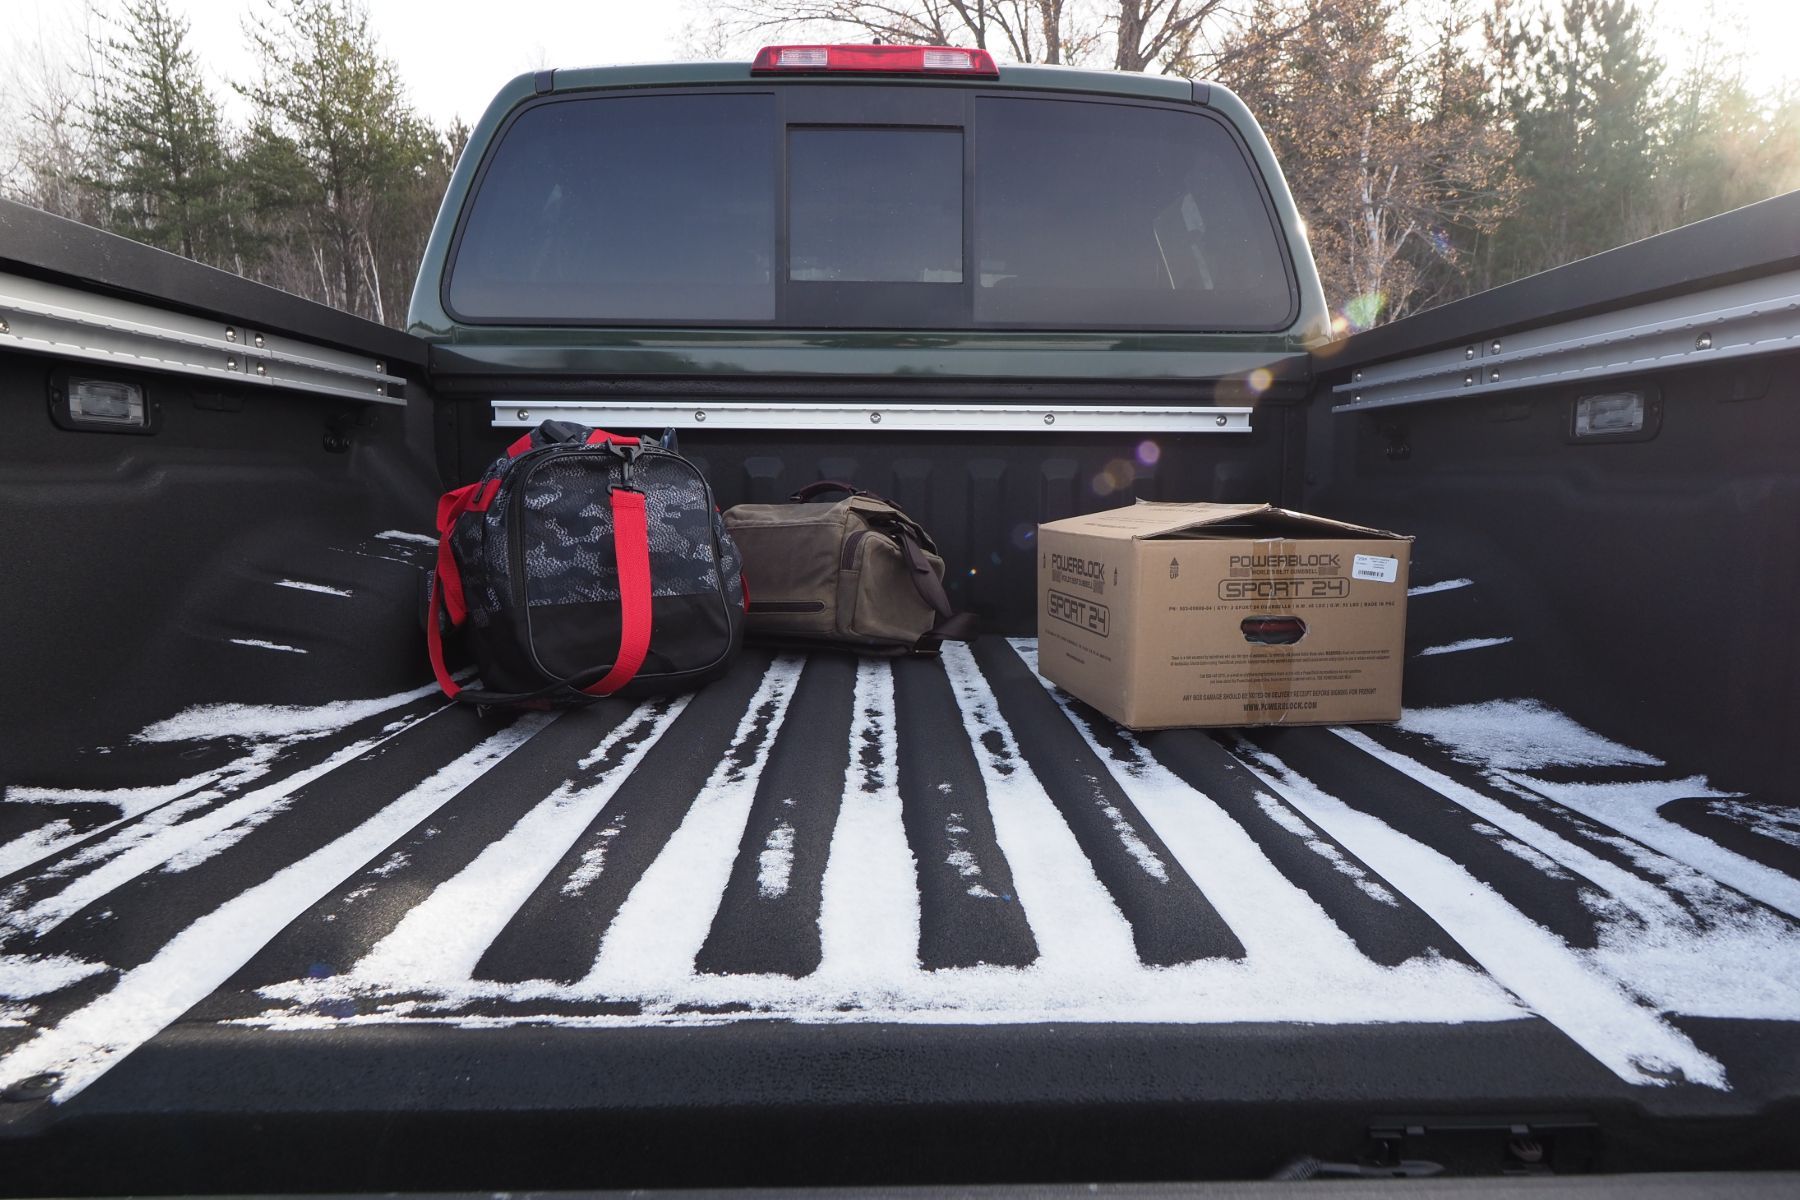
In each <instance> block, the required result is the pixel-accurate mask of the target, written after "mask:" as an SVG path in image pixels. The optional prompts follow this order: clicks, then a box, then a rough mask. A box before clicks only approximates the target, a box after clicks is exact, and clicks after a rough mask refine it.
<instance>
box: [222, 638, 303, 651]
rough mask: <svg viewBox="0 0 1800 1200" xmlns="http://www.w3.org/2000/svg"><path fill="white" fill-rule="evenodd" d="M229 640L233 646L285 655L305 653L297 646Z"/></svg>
mask: <svg viewBox="0 0 1800 1200" xmlns="http://www.w3.org/2000/svg"><path fill="white" fill-rule="evenodd" d="M229 640H230V642H231V644H232V645H234V646H251V647H254V648H255V649H258V650H280V651H282V652H284V653H287V654H305V653H306V651H304V650H302V649H301V648H300V647H298V646H289V645H285V644H283V643H281V642H265V641H263V640H262V639H261V638H231V639H229Z"/></svg>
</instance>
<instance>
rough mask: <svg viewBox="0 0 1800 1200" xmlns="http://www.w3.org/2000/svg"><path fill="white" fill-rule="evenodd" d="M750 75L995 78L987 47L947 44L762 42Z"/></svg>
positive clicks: (992, 60)
mask: <svg viewBox="0 0 1800 1200" xmlns="http://www.w3.org/2000/svg"><path fill="white" fill-rule="evenodd" d="M750 73H751V74H752V75H791V74H862V75H973V76H979V77H984V78H988V79H998V78H999V77H1000V68H999V67H997V66H995V65H994V56H993V55H991V54H989V53H988V52H987V51H986V50H963V49H958V48H954V47H948V46H764V47H763V48H762V49H761V50H758V51H757V52H756V61H755V62H753V63H752V64H751V65H750Z"/></svg>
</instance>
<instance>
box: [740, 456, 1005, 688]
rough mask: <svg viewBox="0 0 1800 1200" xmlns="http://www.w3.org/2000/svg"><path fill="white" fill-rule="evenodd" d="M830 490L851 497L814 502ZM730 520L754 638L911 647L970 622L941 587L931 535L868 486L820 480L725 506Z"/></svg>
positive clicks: (963, 633) (952, 635)
mask: <svg viewBox="0 0 1800 1200" xmlns="http://www.w3.org/2000/svg"><path fill="white" fill-rule="evenodd" d="M832 492H845V493H848V494H847V495H846V496H845V497H844V498H843V499H841V500H819V499H817V497H819V496H822V495H827V494H830V493H832ZM725 525H726V528H728V529H729V530H730V531H731V536H732V539H733V540H734V541H735V542H736V543H737V546H738V552H739V553H740V554H741V555H742V556H743V561H744V579H745V581H746V583H747V585H748V587H749V590H750V611H749V627H748V636H749V637H750V638H751V639H752V640H756V641H762V642H768V643H776V644H794V645H833V646H841V647H845V648H848V649H854V650H861V651H866V652H870V653H877V654H907V653H912V652H915V651H926V652H928V651H931V650H935V649H936V648H937V645H938V643H939V642H941V641H943V640H945V639H958V640H961V639H966V638H967V637H968V636H969V633H970V630H971V629H972V627H973V624H974V622H973V620H972V619H971V618H970V617H969V616H968V615H967V614H958V613H957V612H956V611H955V610H954V609H953V608H952V607H951V605H950V598H949V596H948V595H946V594H945V592H944V560H943V559H942V558H940V557H938V553H937V547H936V545H935V544H934V543H933V542H932V540H931V535H930V534H928V533H926V532H925V530H924V529H923V528H922V527H921V526H920V525H919V523H918V522H917V521H915V520H913V519H912V518H911V517H909V516H907V515H906V514H905V513H904V512H902V511H901V510H900V508H899V507H898V506H897V505H894V504H892V503H890V502H888V501H886V500H883V499H882V498H881V497H879V496H876V495H874V494H872V493H870V492H864V491H860V490H858V489H856V488H854V487H852V486H851V485H849V484H845V483H837V482H834V481H827V482H822V483H815V484H812V485H810V486H808V487H805V488H802V489H801V490H800V491H798V492H795V493H794V495H793V496H792V497H791V498H790V502H789V503H787V504H739V505H736V506H734V507H732V508H730V509H727V510H726V512H725Z"/></svg>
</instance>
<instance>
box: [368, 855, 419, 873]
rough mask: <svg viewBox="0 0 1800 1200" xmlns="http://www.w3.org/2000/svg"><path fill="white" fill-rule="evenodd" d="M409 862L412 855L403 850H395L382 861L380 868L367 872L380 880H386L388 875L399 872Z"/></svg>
mask: <svg viewBox="0 0 1800 1200" xmlns="http://www.w3.org/2000/svg"><path fill="white" fill-rule="evenodd" d="M411 861H412V855H410V854H408V853H407V852H406V851H404V850H396V851H394V852H393V853H392V854H390V855H388V856H387V858H385V859H383V860H382V863H381V865H380V866H378V867H374V868H372V869H371V870H370V871H369V874H371V875H379V876H380V877H381V878H383V879H386V878H387V877H388V876H389V875H392V874H393V873H394V872H395V871H398V870H400V869H401V868H402V867H404V866H406V864H407V863H409V862H411Z"/></svg>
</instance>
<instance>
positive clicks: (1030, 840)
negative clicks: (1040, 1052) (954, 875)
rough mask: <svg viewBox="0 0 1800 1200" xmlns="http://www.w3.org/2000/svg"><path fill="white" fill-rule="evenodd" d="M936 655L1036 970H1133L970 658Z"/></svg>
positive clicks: (1132, 948) (1111, 919)
mask: <svg viewBox="0 0 1800 1200" xmlns="http://www.w3.org/2000/svg"><path fill="white" fill-rule="evenodd" d="M940 655H941V657H942V660H943V665H944V673H945V674H946V675H948V676H949V677H950V690H951V693H952V694H953V695H954V696H955V697H956V705H957V707H958V708H959V709H960V710H961V711H962V716H963V727H964V728H965V729H966V730H967V731H968V733H969V742H970V747H971V749H973V750H974V752H975V764H976V766H977V767H979V768H980V770H981V780H982V783H983V785H985V787H986V789H987V798H988V810H989V813H990V814H991V816H992V818H993V822H994V839H995V841H997V842H998V843H999V845H1000V853H1001V854H1002V855H1003V856H1004V857H1005V859H1006V862H1007V865H1008V866H1009V867H1010V868H1011V870H1012V880H1013V894H1014V895H1015V896H1016V897H1017V898H1018V901H1019V903H1020V904H1021V905H1022V906H1023V908H1024V911H1025V920H1026V923H1027V924H1029V925H1030V927H1031V936H1032V939H1033V940H1034V941H1036V942H1037V947H1038V955H1039V957H1038V961H1037V964H1036V967H1037V969H1039V970H1042V971H1043V972H1045V973H1046V974H1056V973H1059V972H1080V973H1092V974H1099V975H1112V974H1114V973H1117V972H1127V973H1129V972H1131V971H1132V970H1133V969H1134V968H1136V967H1137V965H1138V958H1137V947H1136V943H1135V942H1134V940H1133V937H1132V932H1131V924H1130V923H1129V922H1128V921H1126V920H1125V916H1124V914H1123V913H1121V912H1120V911H1119V908H1118V906H1117V905H1116V904H1114V903H1113V898H1112V894H1111V893H1110V892H1108V891H1107V890H1106V887H1105V885H1103V884H1102V883H1101V882H1100V880H1099V877H1098V876H1096V875H1095V874H1094V864H1093V863H1092V862H1091V861H1090V860H1089V859H1088V857H1087V855H1086V854H1084V853H1082V850H1081V845H1080V843H1079V842H1077V841H1076V840H1075V835H1074V833H1073V832H1071V831H1070V829H1069V825H1068V822H1066V821H1065V820H1063V815H1062V813H1061V812H1059V811H1058V810H1057V807H1056V805H1055V804H1054V803H1053V802H1052V801H1051V800H1050V797H1049V795H1048V794H1046V793H1045V791H1044V788H1043V785H1042V784H1041V783H1040V782H1039V781H1038V779H1037V777H1036V776H1035V775H1033V774H1032V771H1031V768H1030V766H1029V765H1027V764H1026V762H1025V758H1024V756H1023V755H1022V754H1020V753H1019V747H1018V744H1017V743H1016V742H1014V741H1013V736H1012V730H1011V729H1009V728H1008V727H1007V724H1006V721H1005V719H1004V718H1002V717H1001V715H1000V705H999V702H998V701H997V700H996V699H995V698H994V693H993V689H992V688H990V687H989V686H988V682H987V679H986V677H984V676H983V675H982V673H981V668H980V667H979V666H977V665H976V662H975V655H974V654H973V653H972V652H971V651H970V650H969V648H968V646H966V645H964V644H963V643H961V642H946V643H944V647H943V649H942V650H941V651H940Z"/></svg>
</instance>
